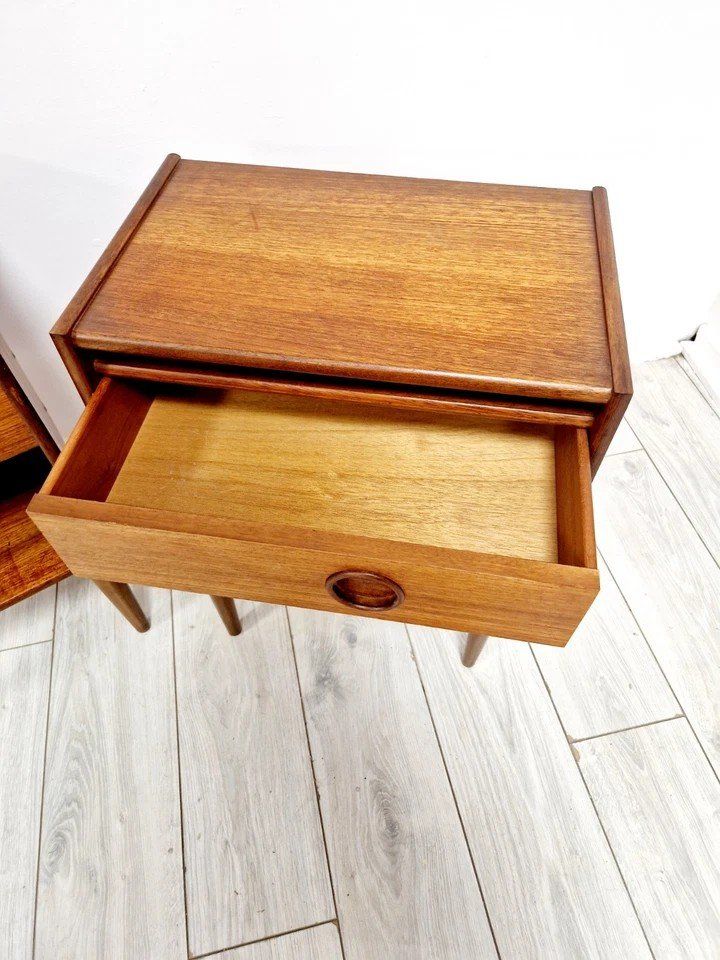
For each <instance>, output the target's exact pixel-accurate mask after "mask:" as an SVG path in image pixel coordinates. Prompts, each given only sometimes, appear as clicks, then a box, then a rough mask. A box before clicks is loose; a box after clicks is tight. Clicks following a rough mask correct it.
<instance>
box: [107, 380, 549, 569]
mask: <svg viewBox="0 0 720 960" xmlns="http://www.w3.org/2000/svg"><path fill="white" fill-rule="evenodd" d="M555 485H556V480H555V439H554V432H553V429H552V428H551V427H545V426H537V425H534V426H532V427H528V426H526V425H522V424H511V423H505V422H497V421H486V420H480V419H478V420H475V419H472V420H469V419H465V418H458V417H452V416H440V415H437V414H429V413H419V412H410V411H403V410H385V411H383V410H380V409H378V410H377V411H375V412H373V413H372V414H370V413H368V409H367V408H366V407H363V406H359V405H356V404H349V403H345V404H343V403H339V402H331V401H313V400H309V399H307V398H301V397H285V396H276V395H270V394H261V393H248V392H234V391H225V392H223V391H203V392H202V393H201V394H197V393H195V394H193V393H192V392H187V393H183V392H180V393H173V394H170V395H162V394H161V395H159V396H157V397H156V398H155V399H154V400H153V401H152V403H151V405H150V407H149V409H148V411H147V414H146V416H145V419H144V421H143V423H142V426H141V427H140V429H139V432H138V434H137V436H136V437H135V439H134V441H133V443H132V446H131V447H130V449H129V452H128V453H127V455H126V457H125V459H124V462H123V465H122V467H121V468H120V471H119V474H118V476H117V479H116V480H115V483H114V485H113V487H112V489H111V490H110V492H109V495H108V497H107V499H108V502H110V503H115V504H124V505H126V506H137V507H149V508H152V509H155V510H167V511H173V512H176V513H184V514H192V515H203V516H209V517H215V518H218V517H225V518H228V519H235V520H242V521H244V522H246V523H259V524H263V525H265V524H277V525H283V526H293V527H301V528H304V529H307V530H317V531H324V532H337V533H338V534H339V535H343V536H347V535H348V534H349V535H358V536H363V537H376V538H378V539H381V540H384V541H399V542H405V543H417V544H424V545H429V546H438V547H445V548H450V549H457V550H471V551H474V552H482V553H490V554H499V555H506V556H512V557H522V558H526V559H532V560H542V561H549V562H553V563H554V562H557V557H558V554H557V543H558V535H557V526H556V523H557V517H556V500H555Z"/></svg>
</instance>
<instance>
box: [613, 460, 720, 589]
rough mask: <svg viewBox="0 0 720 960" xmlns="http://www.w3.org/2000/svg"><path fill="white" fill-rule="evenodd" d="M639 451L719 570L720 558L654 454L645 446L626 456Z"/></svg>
mask: <svg viewBox="0 0 720 960" xmlns="http://www.w3.org/2000/svg"><path fill="white" fill-rule="evenodd" d="M638 453H641V454H645V456H646V457H647V458H648V460H649V461H650V463H651V465H652V467H653V469H654V470H655V472H656V473H657V475H658V476H659V477H660V479H661V480H662V482H663V483H664V484H665V486H666V487H667V489H668V491H669V492H670V495H671V496H672V498H673V500H674V501H675V503H676V504H677V505H678V507H679V508H680V510H681V512H682V515H683V516H684V517H685V519H686V520H687V522H688V523H689V524H690V526H691V527H692V529H693V530H694V532H695V534H696V536H697V538H698V540H699V541H700V543H701V544H702V545H703V547H705V549H706V550H707V552H708V553H709V555H710V559H711V560H712V561H713V563H714V564H715V566H716V567H717V568H718V570H720V559H718V558H717V557H716V556H715V554H714V553H713V552H712V550H711V549H710V547H709V546H708V545H707V543H706V542H705V540H704V538H703V536H702V534H701V533H700V531H699V530H698V529H697V527H696V526H695V524H694V523H693V522H692V519H691V518H690V515H689V514H688V512H687V510H686V509H685V507H684V506H683V505H682V502H681V501H680V499H679V498H678V496H677V494H676V493H675V491H674V490H673V488H672V487H671V486H670V484H669V483H668V481H667V480H666V479H665V477H664V476H663V473H662V471H661V470H660V467H659V466H658V465H657V463H656V462H655V461H654V460H653V458H652V456H651V455H650V454H649V453H648V452H647V450H646V449H645V447H643V448H642V450H632V451H631V452H630V453H627V454H625V456H627V457H634V456H635V455H636V454H638Z"/></svg>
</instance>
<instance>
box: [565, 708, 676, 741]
mask: <svg viewBox="0 0 720 960" xmlns="http://www.w3.org/2000/svg"><path fill="white" fill-rule="evenodd" d="M681 719H683V720H687V717H686V716H685V714H684V713H675V714H673V715H672V717H659V718H658V719H657V720H648V721H647V723H633V724H631V725H630V726H629V727H618V729H617V730H605V731H604V732H603V733H592V734H591V735H590V736H589V737H570V738H569V739H570V743H587V742H588V740H601V739H602V738H603V737H612V736H614V735H615V734H616V733H627V732H628V730H642V729H643V727H656V726H657V725H658V724H659V723H668V722H669V721H670V720H681Z"/></svg>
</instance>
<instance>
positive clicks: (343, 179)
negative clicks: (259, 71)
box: [53, 154, 631, 441]
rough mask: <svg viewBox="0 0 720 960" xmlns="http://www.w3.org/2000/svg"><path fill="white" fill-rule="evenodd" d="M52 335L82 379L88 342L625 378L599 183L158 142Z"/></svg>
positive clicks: (198, 353)
mask: <svg viewBox="0 0 720 960" xmlns="http://www.w3.org/2000/svg"><path fill="white" fill-rule="evenodd" d="M53 336H54V337H55V339H56V342H57V344H58V347H59V349H60V351H61V353H62V354H63V356H64V359H65V360H66V363H67V364H68V366H69V368H70V369H71V372H72V373H73V375H74V377H75V380H76V383H77V384H78V387H79V389H80V391H81V393H82V394H83V395H84V396H85V398H86V399H87V397H88V396H89V393H90V392H91V386H92V380H93V377H92V370H91V366H92V356H91V355H92V354H93V352H94V351H103V352H106V353H114V352H119V353H124V354H129V355H135V356H138V357H154V358H161V359H165V360H174V361H176V362H177V361H186V362H202V363H209V364H224V365H238V366H242V367H246V368H254V369H258V370H262V369H273V370H280V371H294V372H299V373H312V374H319V375H326V376H327V375H329V376H336V377H353V378H356V379H365V380H371V381H379V380H382V381H384V382H389V383H392V382H395V383H398V384H408V385H416V386H417V385H420V386H426V387H431V388H433V387H434V388H448V387H449V388H454V389H463V390H469V391H478V392H490V393H495V394H506V395H508V396H518V397H535V398H540V399H546V400H548V401H554V400H562V401H575V402H581V403H582V402H586V403H594V404H597V405H598V406H602V405H605V404H607V403H608V402H609V401H611V399H612V398H613V397H614V395H615V394H618V393H621V394H629V392H630V390H631V385H630V380H629V365H628V363H627V347H626V344H625V339H624V330H623V326H622V311H621V307H620V301H619V292H618V286H617V273H616V270H615V266H614V253H613V248H612V236H611V234H610V225H609V216H608V213H607V198H606V195H605V191H604V190H603V188H595V189H594V190H593V191H582V190H560V189H549V188H535V187H508V186H501V185H492V184H481V183H462V182H455V181H442V180H420V179H413V178H404V177H386V176H375V175H366V174H345V173H334V172H324V171H316V170H293V169H287V168H280V167H258V166H250V165H241V164H224V163H213V162H205V161H193V160H181V159H180V158H179V157H178V156H177V155H176V154H170V155H169V156H168V158H166V160H165V162H164V163H163V164H162V166H161V167H160V169H159V170H158V172H157V174H156V175H155V177H154V178H153V180H152V181H151V183H150V184H149V186H148V188H147V189H146V191H145V193H144V194H143V195H142V197H141V198H140V200H139V201H138V203H137V204H136V206H135V208H133V211H131V213H130V215H129V216H128V218H127V220H126V221H125V223H124V224H123V225H122V227H121V228H120V230H119V231H118V233H117V234H116V236H115V237H114V238H113V240H112V241H111V243H110V244H109V246H108V248H107V249H106V251H105V252H104V254H103V256H102V257H101V258H100V260H99V261H98V264H97V265H96V267H95V268H94V269H93V271H92V272H91V274H90V275H89V277H88V278H87V280H86V282H85V283H84V284H83V286H82V287H81V288H80V290H79V291H78V293H77V294H76V296H75V297H74V298H73V300H72V301H71V303H70V304H69V305H68V308H67V309H66V311H65V312H64V314H63V315H62V317H61V318H60V320H59V321H58V323H57V324H56V326H55V328H54V330H53ZM88 354H89V355H90V357H89V359H88V356H87V355H88ZM626 373H627V375H626ZM591 441H592V438H591Z"/></svg>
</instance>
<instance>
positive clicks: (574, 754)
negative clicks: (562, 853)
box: [528, 643, 656, 960]
mask: <svg viewBox="0 0 720 960" xmlns="http://www.w3.org/2000/svg"><path fill="white" fill-rule="evenodd" d="M528 646H529V647H530V652H531V654H532V658H533V660H534V661H535V666H536V667H537V670H538V673H539V674H540V679H541V680H542V682H543V685H544V687H545V690H546V692H547V695H548V698H549V700H550V703H551V704H552V708H553V711H554V712H555V716H556V718H557V722H558V723H559V724H560V729H561V730H562V732H563V734H564V739H565V742H566V743H567V746H568V750H569V751H570V753H571V754H572V758H573V761H574V763H575V766H576V767H577V770H578V773H579V774H580V779H581V780H582V782H583V786H584V787H585V792H586V793H587V795H588V798H589V799H590V803H591V804H592V808H593V810H594V811H595V816H596V818H597V821H598V823H599V824H600V829H601V830H602V832H603V836H604V837H605V842H606V844H607V847H608V850H609V851H610V855H611V857H612V858H613V862H614V864H615V867H616V869H617V872H618V876H619V877H620V880H621V881H622V885H623V887H624V888H625V892H626V894H627V896H628V900H629V901H630V904H631V906H632V908H633V912H634V914H635V916H636V918H637V922H638V925H639V927H640V930H641V931H642V935H643V937H644V938H645V943H646V944H647V948H648V950H649V952H650V956H651V957H652V958H653V960H656V957H655V954H654V952H653V949H652V947H651V946H650V940H649V939H648V935H647V933H646V932H645V927H644V926H643V924H642V921H641V920H640V914H639V913H638V909H637V907H636V906H635V901H634V900H633V898H632V896H631V895H630V890H629V888H628V885H627V881H626V880H625V876H624V874H623V872H622V870H621V869H620V864H619V863H618V859H617V857H616V856H615V851H614V850H613V847H612V844H611V843H610V837H609V836H608V833H607V830H606V829H605V824H604V823H603V822H602V819H601V817H600V814H599V813H598V809H597V805H596V803H595V800H594V799H593V795H592V794H591V793H590V788H589V787H588V785H587V780H586V779H585V776H584V775H583V772H582V768H581V766H580V761H579V757H578V754H577V751H576V750H575V746H574V744H573V743H572V742H571V740H570V738H569V737H568V735H567V731H566V729H565V726H564V724H563V722H562V719H561V717H560V714H559V712H558V708H557V706H556V705H555V701H554V700H553V696H552V693H551V692H550V687H549V686H548V684H547V681H546V680H545V677H544V675H543V672H542V670H541V669H540V664H539V663H538V660H537V657H536V656H535V651H534V650H533V647H532V644H531V643H530V644H528Z"/></svg>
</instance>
